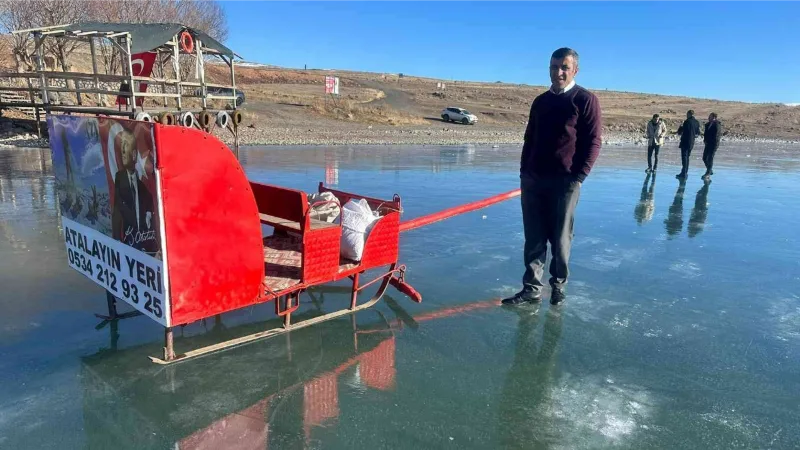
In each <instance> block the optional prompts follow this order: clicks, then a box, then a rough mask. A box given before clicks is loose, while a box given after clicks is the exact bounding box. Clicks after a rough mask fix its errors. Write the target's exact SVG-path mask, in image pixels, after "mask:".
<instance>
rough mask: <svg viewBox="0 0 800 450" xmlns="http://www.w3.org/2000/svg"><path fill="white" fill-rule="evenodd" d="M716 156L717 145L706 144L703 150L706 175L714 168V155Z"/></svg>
mask: <svg viewBox="0 0 800 450" xmlns="http://www.w3.org/2000/svg"><path fill="white" fill-rule="evenodd" d="M716 154H717V145H709V144H706V147H705V148H704V149H703V163H704V164H705V165H706V174H709V175H710V174H711V173H712V170H711V168H712V167H713V166H714V155H716Z"/></svg>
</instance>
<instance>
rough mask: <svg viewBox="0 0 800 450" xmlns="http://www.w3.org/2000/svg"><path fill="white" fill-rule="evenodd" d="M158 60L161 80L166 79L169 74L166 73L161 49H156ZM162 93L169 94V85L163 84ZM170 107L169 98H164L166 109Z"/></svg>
mask: <svg viewBox="0 0 800 450" xmlns="http://www.w3.org/2000/svg"><path fill="white" fill-rule="evenodd" d="M156 59H158V68H159V70H161V78H163V79H166V78H167V74H166V73H165V72H164V59H163V58H161V50H159V49H156ZM161 93H162V94H166V93H167V83H164V82H162V83H161ZM168 106H169V99H168V98H167V97H164V108H167V107H168Z"/></svg>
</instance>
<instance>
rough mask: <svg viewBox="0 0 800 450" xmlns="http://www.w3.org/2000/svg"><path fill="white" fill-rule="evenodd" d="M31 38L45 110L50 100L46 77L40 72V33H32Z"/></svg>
mask: <svg viewBox="0 0 800 450" xmlns="http://www.w3.org/2000/svg"><path fill="white" fill-rule="evenodd" d="M33 39H34V41H35V42H36V70H37V71H38V72H39V82H40V83H41V84H42V85H41V86H40V88H41V90H42V103H44V105H45V111H47V105H49V104H50V100H49V98H48V95H47V79H46V78H45V76H44V73H43V72H42V70H43V69H42V60H43V59H44V52H43V51H42V33H40V32H36V33H34V34H33Z"/></svg>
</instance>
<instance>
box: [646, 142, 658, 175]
mask: <svg viewBox="0 0 800 450" xmlns="http://www.w3.org/2000/svg"><path fill="white" fill-rule="evenodd" d="M660 149H661V146H660V145H656V144H650V145H649V146H648V147H647V168H648V169H653V170H655V169H657V168H658V151H659V150H660ZM654 154H655V157H656V163H655V164H653V155H654Z"/></svg>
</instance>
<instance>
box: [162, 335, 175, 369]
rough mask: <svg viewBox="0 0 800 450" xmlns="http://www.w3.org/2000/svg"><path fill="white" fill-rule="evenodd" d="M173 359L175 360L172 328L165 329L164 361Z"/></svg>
mask: <svg viewBox="0 0 800 450" xmlns="http://www.w3.org/2000/svg"><path fill="white" fill-rule="evenodd" d="M173 359H175V345H174V339H173V336H172V328H171V327H167V328H165V329H164V360H165V361H172V360H173Z"/></svg>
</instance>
